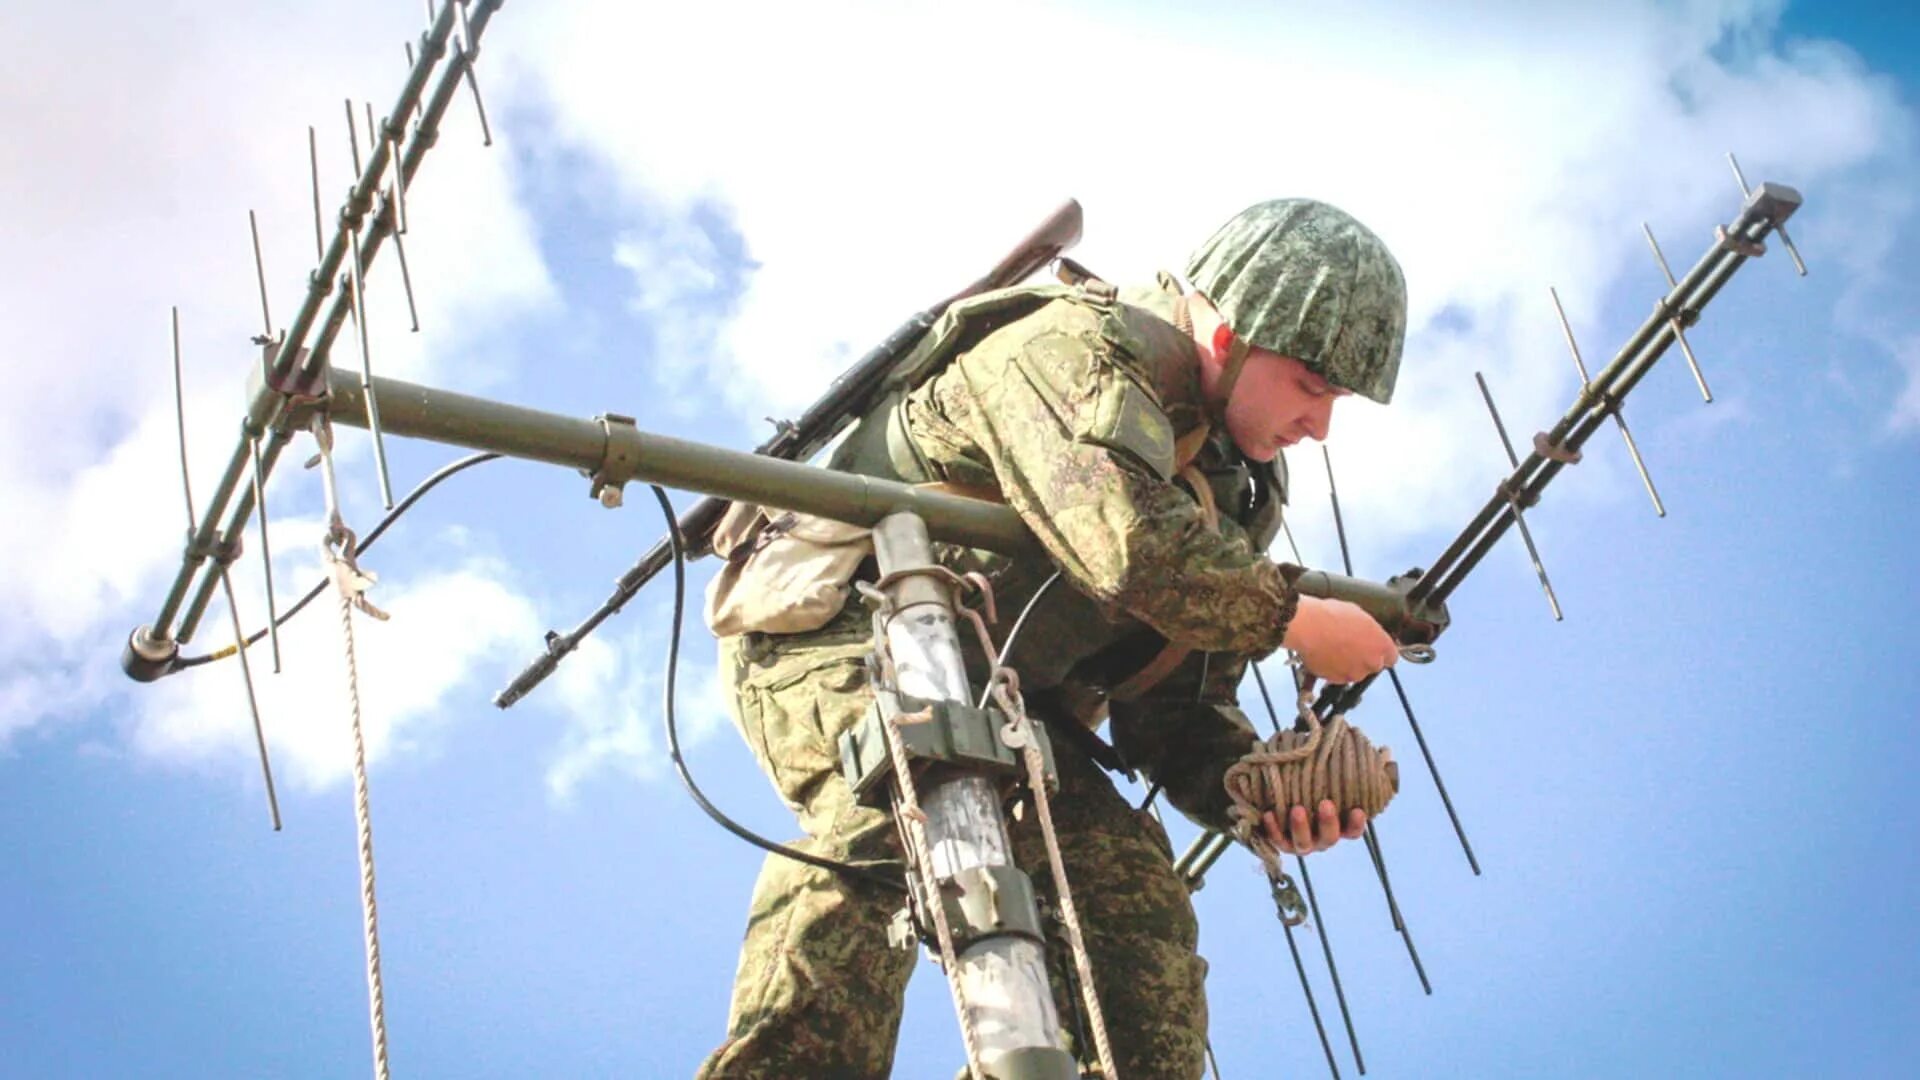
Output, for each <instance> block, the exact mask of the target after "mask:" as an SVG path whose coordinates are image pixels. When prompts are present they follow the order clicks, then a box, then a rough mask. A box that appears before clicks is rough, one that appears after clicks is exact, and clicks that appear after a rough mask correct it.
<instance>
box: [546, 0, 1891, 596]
mask: <svg viewBox="0 0 1920 1080" xmlns="http://www.w3.org/2000/svg"><path fill="white" fill-rule="evenodd" d="M510 14H511V13H510ZM1776 14H1777V5H1774V4H1770V3H1760V4H1738V3H1727V4H1697V5H1688V6H1682V7H1680V8H1678V9H1675V8H1672V7H1669V6H1665V5H1654V4H1629V5H1620V4H1610V5H1607V6H1606V7H1605V9H1604V10H1602V9H1592V10H1588V9H1581V8H1577V7H1576V8H1569V7H1566V6H1559V7H1554V8H1550V9H1545V10H1542V9H1539V8H1538V7H1537V6H1532V5H1510V6H1509V7H1508V9H1507V10H1505V11H1503V12H1500V13H1488V14H1487V15H1486V17H1483V18H1478V19H1471V20H1463V19H1459V18H1458V17H1457V15H1456V13H1454V12H1452V11H1451V10H1449V9H1444V8H1434V7H1431V6H1424V5H1410V4H1409V5H1395V6H1392V7H1390V8H1378V9H1372V10H1369V11H1358V12H1356V11H1354V10H1351V9H1347V8H1343V9H1341V10H1339V11H1338V12H1334V11H1332V10H1331V9H1329V10H1328V11H1327V12H1326V13H1324V14H1320V13H1315V12H1313V11H1308V10H1288V11H1280V10H1279V9H1276V8H1272V7H1269V6H1264V5H1262V6H1254V5H1239V6H1234V7H1232V8H1230V9H1207V10H1204V11H1203V10H1191V11H1187V12H1184V13H1182V14H1181V15H1180V16H1179V17H1178V18H1173V17H1169V16H1168V14H1167V13H1166V12H1164V11H1162V10H1160V9H1152V8H1141V9H1134V10H1117V9H1114V8H1112V7H1110V6H1103V7H1101V8H1099V9H1098V10H1097V11H1096V10H1093V9H1083V8H1077V7H1069V6H1063V5H1057V4H1055V5H1041V4H1032V3H1021V4H1014V3H1011V2H995V0H983V2H982V3H978V4H975V5H973V6H972V7H970V8H969V11H968V17H967V18H966V19H954V18H952V17H951V15H950V13H949V12H947V11H946V10H944V9H940V8H937V7H933V6H922V5H900V4H890V5H873V4H859V3H828V4H815V5H804V6H799V5H779V4H772V5H764V6H752V7H751V9H750V10H743V9H742V8H741V7H740V6H739V5H727V6H724V7H720V6H712V5H709V6H706V7H701V6H699V5H680V6H676V7H673V8H671V9H665V10H663V9H658V8H653V7H641V6H634V5H615V4H577V5H571V6H568V7H567V8H565V9H550V10H546V11H542V12H540V13H538V14H537V15H533V16H529V17H528V18H527V22H526V24H525V25H524V26H523V27H522V28H521V29H520V30H519V31H518V32H520V33H522V34H524V35H525V36H526V38H527V40H528V44H527V46H526V48H525V50H524V52H523V54H522V60H523V61H524V67H523V68H517V69H516V76H517V77H518V78H521V79H524V80H526V84H527V85H530V86H537V87H538V88H539V91H540V93H542V94H543V95H544V98H545V100H546V101H547V102H548V103H549V105H550V108H551V112H552V115H553V116H554V117H555V123H556V125H557V129H558V133H559V135H560V137H561V138H562V139H563V140H565V141H567V142H569V143H571V144H572V145H573V146H575V147H577V148H579V149H580V150H582V151H584V152H585V153H586V154H587V155H588V156H589V157H590V158H592V159H594V160H596V161H597V162H600V163H603V164H605V165H607V166H608V167H610V168H611V169H612V170H613V171H614V172H615V173H616V174H617V175H618V176H619V177H620V178H621V180H622V182H623V183H624V184H625V186H626V189H627V192H628V195H629V197H630V198H631V199H632V200H633V201H634V202H635V204H636V205H646V206H657V205H661V204H664V205H666V206H669V207H677V208H679V209H681V210H682V211H685V210H686V209H687V208H690V207H691V206H693V205H694V204H696V203H701V202H704V203H707V204H713V205H719V206H721V207H724V208H725V209H726V210H727V211H728V212H729V213H730V214H731V215H732V222H733V224H734V226H735V227H736V228H737V229H738V230H739V232H740V234H741V235H742V236H743V237H744V240H745V243H746V246H747V250H748V253H749V254H750V256H751V257H752V258H753V259H754V260H755V261H756V263H757V264H758V265H757V268H756V270H755V273H754V274H753V276H752V278H751V279H750V282H749V284H748V287H747V290H746V293H745V295H744V297H743V298H742V299H741V302H740V305H739V307H738V312H737V316H736V317H735V318H734V319H733V320H732V321H731V322H730V323H729V324H728V325H727V326H726V328H725V329H724V331H723V335H722V338H721V342H722V344H723V345H725V346H726V360H727V361H728V362H729V363H730V365H731V368H732V373H731V374H729V373H728V372H727V371H726V370H725V366H720V367H717V368H716V369H715V371H714V375H713V380H714V384H715V388H716V389H717V390H718V391H719V392H721V393H722V394H723V395H725V396H726V397H727V398H728V399H729V400H730V401H731V402H732V403H733V404H734V406H735V407H736V408H737V410H738V411H739V412H740V413H741V414H742V415H743V416H758V415H762V414H763V413H764V412H765V411H766V410H767V409H768V408H769V407H772V408H775V409H781V410H792V409H794V408H795V407H796V406H798V405H799V404H802V403H804V402H805V401H807V400H810V399H811V397H812V396H813V395H814V394H816V393H817V392H818V390H819V388H820V387H822V386H824V385H825V383H826V381H827V379H828V378H830V377H831V375H833V374H835V373H837V372H838V370H840V368H841V367H843V366H844V365H845V363H846V362H847V361H848V360H849V359H850V358H851V357H852V356H853V355H857V353H858V352H859V351H860V350H862V349H863V348H864V347H865V346H866V345H867V344H868V343H870V342H871V341H874V340H877V339H878V337H879V336H880V335H881V334H882V333H884V332H885V331H886V330H888V329H890V328H891V327H892V325H894V324H895V323H896V322H897V321H898V320H899V319H900V318H901V317H902V316H903V315H904V314H906V313H908V312H910V311H913V310H916V309H917V308H919V307H920V306H923V305H924V304H925V303H926V302H928V301H929V300H930V299H932V298H934V297H936V296H938V295H941V294H943V293H945V292H947V291H949V290H951V289H952V288H953V287H955V286H956V285H957V284H959V283H961V282H963V281H964V280H967V279H970V278H971V277H972V276H973V275H974V274H975V273H977V272H978V269H979V268H981V267H983V266H985V265H987V264H988V263H989V262H990V261H991V260H992V259H994V258H995V257H997V255H998V254H1000V249H1001V247H1002V246H1003V245H1004V244H1006V243H1008V242H1009V241H1010V240H1011V239H1012V238H1013V237H1015V236H1017V235H1018V234H1019V233H1021V232H1023V231H1024V230H1025V228H1026V227H1028V225H1029V224H1030V223H1031V222H1033V221H1035V220H1037V219H1038V217H1039V216H1040V214H1041V213H1042V212H1043V211H1044V210H1045V209H1046V208H1048V207H1049V206H1050V205H1051V204H1052V203H1053V202H1054V201H1055V200H1057V199H1058V198H1059V197H1061V196H1063V195H1066V194H1073V195H1077V196H1079V197H1080V198H1081V199H1082V201H1083V202H1084V203H1085V204H1086V206H1087V210H1088V236H1087V239H1086V241H1085V243H1084V244H1083V245H1082V248H1081V250H1080V252H1079V253H1078V254H1079V255H1080V256H1081V257H1082V258H1083V259H1084V260H1085V261H1086V262H1088V263H1089V264H1090V265H1092V266H1093V267H1094V268H1095V269H1097V270H1099V271H1101V272H1103V273H1104V274H1106V275H1107V276H1109V277H1113V278H1116V279H1118V280H1140V279H1143V278H1144V277H1146V276H1147V275H1149V274H1150V273H1151V271H1152V270H1153V269H1155V268H1156V267H1157V266H1160V265H1165V264H1168V263H1173V262H1175V261H1176V260H1178V259H1180V258H1181V257H1182V256H1183V254H1184V252H1185V251H1186V250H1188V248H1189V247H1190V246H1191V245H1192V244H1193V243H1195V241H1196V240H1197V239H1199V238H1200V237H1203V236H1204V235H1206V233H1207V232H1208V231H1210V230H1211V229H1212V228H1213V227H1214V226H1215V225H1216V224H1218V222H1219V221H1220V220H1222V219H1224V218H1225V217H1226V216H1228V215H1229V214H1231V213H1232V212H1233V211H1234V210H1237V209H1238V208H1239V207H1241V206H1243V205H1246V204H1247V203H1250V202H1252V201H1254V200H1257V199H1261V198H1268V197H1272V196H1273V195H1275V194H1281V193H1295V194H1308V195H1316V196H1320V197H1323V198H1327V199H1330V200H1332V201H1334V202H1337V203H1339V204H1341V205H1344V206H1346V207H1347V208H1348V209H1350V210H1352V211H1354V212H1355V213H1356V214H1357V215H1359V216H1360V217H1361V218H1363V219H1364V220H1366V221H1368V222H1369V223H1371V224H1372V225H1373V226H1374V227H1375V228H1376V229H1377V230H1378V231H1379V232H1381V233H1382V234H1383V236H1385V237H1386V238H1387V240H1388V241H1389V243H1390V244H1391V245H1392V246H1393V248H1394V249H1395V251H1396V252H1397V253H1398V254H1399V256H1400V258H1401V260H1402V262H1403V264H1404V265H1405V267H1406V270H1407V276H1408V279H1409V282H1410V287H1411V305H1412V314H1413V325H1414V327H1415V332H1414V334H1413V336H1412V338H1411V341H1410V343H1409V349H1408V357H1407V363H1406V370H1405V372H1404V374H1403V378H1402V386H1401V389H1400V393H1399V396H1398V398H1397V401H1396V405H1395V407H1394V408H1393V409H1392V410H1391V411H1386V410H1369V409H1366V408H1355V409H1344V408H1343V410H1342V411H1343V413H1345V414H1346V415H1343V416H1342V417H1340V419H1339V422H1338V423H1337V425H1336V436H1335V442H1334V449H1335V451H1336V456H1337V457H1338V458H1339V460H1340V463H1341V465H1340V467H1341V473H1342V479H1343V483H1344V485H1345V487H1346V491H1347V495H1348V500H1349V501H1348V508H1349V510H1350V511H1351V512H1352V516H1353V517H1354V518H1355V519H1356V520H1359V521H1363V522H1365V523H1366V529H1365V531H1364V534H1363V535H1364V536H1365V537H1367V538H1368V540H1369V541H1370V542H1373V543H1376V544H1385V545H1390V544H1393V543H1395V542H1397V541H1401V540H1404V539H1405V538H1407V537H1409V536H1411V535H1415V534H1418V533H1420V532H1422V531H1424V530H1426V529H1428V528H1430V527H1431V526H1430V523H1431V522H1433V521H1435V520H1453V519H1456V518H1458V517H1459V516H1460V513H1461V512H1462V511H1463V510H1464V509H1465V508H1467V507H1468V506H1469V505H1470V504H1472V503H1477V502H1478V501H1479V500H1480V499H1482V498H1484V496H1485V494H1486V491H1487V490H1488V489H1489V488H1490V485H1491V483H1492V481H1493V479H1494V478H1495V477H1496V476H1497V475H1498V473H1499V466H1500V458H1499V456H1498V453H1499V452H1498V450H1497V448H1496V447H1493V446H1492V445H1490V438H1489V437H1488V433H1487V430H1486V427H1487V421H1486V418H1485V415H1484V412H1483V409H1482V406H1481V404H1480V401H1479V396H1478V393H1477V391H1476V390H1475V389H1474V386H1473V383H1472V379H1471V372H1472V370H1474V369H1476V368H1479V369H1484V370H1485V371H1486V372H1487V374H1488V377H1489V378H1490V380H1492V382H1493V383H1494V384H1495V385H1496V387H1497V388H1498V392H1499V399H1500V402H1501V405H1502V408H1503V410H1504V411H1505V412H1506V415H1507V417H1508V423H1509V426H1510V427H1512V428H1514V429H1516V430H1520V429H1524V430H1525V431H1527V432H1530V431H1531V430H1532V427H1531V426H1529V425H1536V424H1539V423H1540V422H1541V421H1543V420H1544V419H1545V418H1547V417H1552V416H1557V415H1559V413H1560V411H1561V410H1562V409H1563V408H1564V407H1565V403H1566V402H1567V400H1569V398H1570V396H1571V393H1572V390H1573V388H1574V385H1575V384H1574V375H1573V369H1572V365H1571V364H1570V362H1569V361H1568V360H1567V359H1566V357H1565V354H1564V345H1563V343H1562V342H1561V340H1560V335H1559V331H1558V327H1557V324H1556V323H1555V321H1554V318H1553V315H1552V312H1551V308H1550V306H1549V303H1548V300H1547V296H1546V286H1547V284H1549V283H1557V284H1558V285H1559V287H1560V292H1561V296H1562V298H1563V299H1564V300H1565V302H1566V303H1567V306H1568V308H1569V312H1570V315H1571V317H1572V318H1573V319H1574V320H1575V322H1576V325H1588V326H1590V325H1592V323H1593V322H1594V321H1595V318H1596V316H1597V315H1598V313H1599V312H1600V311H1601V309H1602V305H1603V301H1606V300H1607V299H1608V298H1610V297H1612V296H1613V295H1615V294H1616V293H1617V292H1618V290H1619V289H1620V288H1621V287H1622V286H1623V285H1629V284H1630V283H1637V285H1636V286H1635V287H1637V288H1639V289H1641V290H1642V291H1644V292H1645V293H1646V294H1647V296H1648V299H1649V300H1651V298H1652V296H1653V295H1655V294H1656V293H1657V291H1658V285H1657V282H1658V280H1659V279H1658V276H1657V275H1658V271H1657V270H1656V269H1655V268H1654V266H1653V265H1652V263H1651V260H1650V258H1649V256H1648V255H1647V253H1646V250H1645V248H1644V246H1643V241H1642V239H1641V236H1640V232H1639V225H1640V222H1641V221H1642V220H1646V221H1649V222H1651V223H1652V225H1653V227H1654V229H1655V231H1656V233H1657V234H1659V235H1660V236H1661V237H1662V239H1663V241H1664V242H1665V245H1666V248H1667V250H1668V253H1669V254H1668V257H1669V259H1670V260H1671V261H1673V262H1675V263H1676V264H1677V265H1676V272H1684V270H1685V268H1686V266H1687V265H1688V260H1690V259H1691V258H1692V257H1693V255H1695V254H1696V253H1697V252H1698V251H1699V250H1701V249H1702V248H1704V247H1705V244H1706V241H1707V237H1708V230H1709V227H1710V226H1711V225H1712V224H1714V223H1716V222H1719V221H1723V220H1726V219H1727V217H1728V216H1729V215H1730V214H1731V212H1732V209H1733V208H1734V207H1735V206H1736V205H1737V203H1738V198H1739V196H1738V192H1737V191H1736V189H1735V188H1734V186H1733V181H1732V178H1731V176H1730V175H1729V173H1728V171H1727V170H1726V166H1725V163H1724V161H1723V160H1722V158H1721V153H1722V151H1723V150H1725V149H1737V150H1738V151H1739V152H1740V153H1741V155H1742V161H1743V164H1744V165H1745V167H1746V170H1747V172H1748V175H1749V177H1750V178H1751V179H1754V180H1759V179H1779V180H1784V181H1787V182H1791V183H1793V184H1796V185H1799V186H1801V187H1802V188H1803V189H1806V190H1813V191H1820V190H1822V189H1823V186H1824V185H1826V184H1827V183H1828V182H1830V181H1833V180H1835V179H1836V178H1841V177H1845V176H1847V175H1850V173H1851V172H1852V171H1856V170H1858V169H1860V168H1862V167H1864V166H1867V165H1869V164H1872V163H1875V162H1878V161H1884V160H1885V159H1886V158H1887V157H1888V156H1889V155H1892V156H1894V157H1897V158H1899V159H1900V160H1902V161H1905V160H1906V158H1905V156H1904V155H1906V154H1907V151H1906V150H1905V149H1904V144H1903V142H1902V141H1901V140H1899V139H1889V138H1888V133H1889V131H1890V130H1894V129H1897V128H1899V127H1901V126H1902V125H1906V124H1909V123H1910V117H1909V116H1908V115H1907V114H1905V113H1904V112H1902V110H1901V108H1900V105H1899V103H1898V99H1897V96H1896V95H1895V94H1894V93H1893V92H1892V89H1891V87H1889V86H1888V85H1886V84H1885V83H1884V82H1882V81H1880V80H1876V79H1873V78H1871V77H1869V76H1868V75H1867V74H1866V73H1865V72H1864V71H1863V70H1862V69H1861V67H1860V65H1859V63H1858V61H1857V60H1856V59H1855V58H1853V57H1852V56H1851V54H1849V53H1847V52H1846V51H1845V50H1843V49H1840V48H1837V47H1834V46H1832V45H1829V44H1825V43H1819V42H1804V41H1796V42H1788V43H1784V44H1783V43H1781V42H1780V41H1778V40H1777V37H1776V35H1775V34H1774V33H1773V25H1774V20H1775V17H1776ZM743 26H747V27H751V28H752V31H751V32H750V33H742V32H741V28H742V27H743ZM717 40H724V41H726V42H727V43H728V44H727V49H726V50H725V55H724V61H723V62H721V63H716V57H715V55H714V53H713V52H712V51H711V50H708V49H704V48H699V47H695V45H694V43H700V42H708V41H717ZM1575 71H1579V72H1595V73H1601V76H1600V77H1594V78H1575V77H1570V76H1569V74H1568V73H1570V72H1575ZM1006 73H1016V74H1014V75H1012V76H1009V75H1008V74H1006ZM1022 76H1030V77H1022ZM636 102H647V103H652V104H653V105H654V106H655V107H648V108H636V107H635V104H634V103H636ZM1909 216H1910V215H1909ZM1902 220H1905V219H1904V218H1902V219H1899V220H1896V221H1893V222H1887V221H1884V220H1883V221H1881V222H1880V225H1881V226H1882V227H1888V226H1893V227H1895V228H1897V227H1899V225H1900V222H1901V221H1902ZM1443 310H1448V311H1450V312H1452V313H1455V314H1458V315H1460V316H1462V318H1460V319H1458V320H1449V321H1447V322H1446V323H1445V324H1444V325H1445V327H1447V328H1443V327H1442V325H1440V324H1435V323H1434V322H1433V321H1432V320H1433V319H1434V318H1435V316H1436V315H1437V314H1438V313H1440V312H1441V311H1443ZM1708 317H1709V318H1711V317H1712V316H1711V314H1709V316H1708ZM1585 344H1586V347H1587V350H1588V352H1589V357H1590V361H1592V362H1594V363H1595V364H1596V366H1597V363H1598V362H1601V361H1604V359H1605V358H1606V356H1607V355H1608V354H1609V353H1610V352H1611V347H1612V346H1613V344H1614V342H1611V341H1603V340H1597V339H1596V338H1595V337H1594V336H1593V335H1591V334H1589V335H1588V336H1587V338H1586V341H1585ZM1676 359H1677V358H1676ZM1303 471H1305V472H1308V473H1313V474H1317V472H1318V470H1317V468H1316V469H1313V470H1303ZM1312 483H1313V481H1311V480H1309V481H1308V484H1307V487H1308V493H1307V494H1304V495H1303V498H1305V499H1306V500H1307V501H1308V503H1309V504H1310V505H1311V504H1313V499H1312V494H1311V493H1312V492H1313V491H1314V489H1313V488H1312ZM1617 488H1618V485H1613V489H1617ZM1321 505H1323V504H1321ZM1364 561H1365V560H1364V559H1363V562H1364Z"/></svg>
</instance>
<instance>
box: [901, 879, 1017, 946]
mask: <svg viewBox="0 0 1920 1080" xmlns="http://www.w3.org/2000/svg"><path fill="white" fill-rule="evenodd" d="M919 893H920V890H919V889H918V888H915V889H914V896H915V901H916V902H922V901H924V897H921V896H920V895H919ZM940 903H941V905H942V906H944V907H945V908H946V914H947V925H948V926H950V927H952V929H953V947H954V949H955V950H956V951H959V952H964V951H966V949H967V948H969V947H970V946H972V945H973V944H974V943H976V942H980V941H985V940H987V939H989V938H998V937H1018V938H1025V939H1026V940H1028V941H1031V942H1033V943H1034V944H1036V945H1040V946H1043V947H1044V946H1045V945H1046V937H1045V935H1044V933H1043V932H1042V928H1041V926H1040V917H1039V905H1038V904H1037V903H1036V901H1035V898H1034V893H1033V881H1032V879H1031V878H1029V877H1027V875H1026V872H1025V871H1023V870H1021V869H1020V868H1019V867H1017V866H974V867H969V868H967V869H965V870H961V871H959V872H957V873H955V874H953V875H951V876H948V877H943V878H941V879H940ZM923 910H924V909H923ZM922 921H924V920H922Z"/></svg>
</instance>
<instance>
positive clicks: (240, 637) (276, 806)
mask: <svg viewBox="0 0 1920 1080" xmlns="http://www.w3.org/2000/svg"><path fill="white" fill-rule="evenodd" d="M173 415H174V419H175V420H176V421H177V422H178V425H179V426H178V431H179V436H180V489H181V491H182V492H183V493H184V494H185V496H186V504H187V543H188V544H189V545H191V544H192V543H193V542H194V530H195V528H196V526H197V525H198V523H199V520H200V517H199V515H198V514H195V513H194V512H193V479H192V476H191V474H190V472H189V470H188V468H187V394H186V386H185V382H184V379H183V378H182V375H181V363H180V309H179V308H178V307H175V308H174V309H173ZM215 558H216V559H219V558H220V556H218V555H216V556H215ZM231 561H232V560H231V559H224V560H221V561H220V585H221V588H222V589H223V590H224V591H225V592H226V594H227V611H228V613H229V614H231V615H232V616H233V649H234V652H235V653H237V654H239V657H240V677H241V679H242V680H243V681H244V682H245V684H246V688H247V711H248V712H249V713H250V714H251V715H252V716H253V738H254V742H255V743H257V744H258V745H259V747H260V772H261V774H262V775H263V776H265V777H266V781H267V815H268V816H269V817H270V818H271V819H272V820H273V831H274V832H279V831H280V797H279V795H278V794H277V793H276V792H275V791H274V788H273V762H272V761H271V759H269V758H268V756H267V733H266V729H265V728H264V727H262V726H261V724H260V700H259V698H258V697H257V696H256V695H255V694H254V689H253V667H252V665H250V664H249V663H248V662H247V632H246V628H245V627H243V626H241V625H240V605H239V604H238V603H236V602H235V601H234V598H233V578H232V576H231V575H230V574H228V573H227V566H228V565H229V564H230V563H231Z"/></svg>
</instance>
